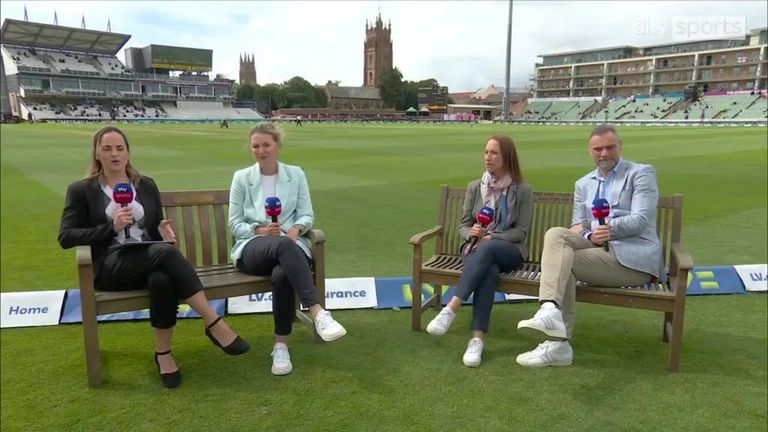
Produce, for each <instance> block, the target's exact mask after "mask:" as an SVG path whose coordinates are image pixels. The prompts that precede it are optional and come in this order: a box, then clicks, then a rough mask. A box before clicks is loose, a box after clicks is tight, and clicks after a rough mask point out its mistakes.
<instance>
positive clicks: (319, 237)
mask: <svg viewBox="0 0 768 432" xmlns="http://www.w3.org/2000/svg"><path fill="white" fill-rule="evenodd" d="M306 236H307V238H309V240H310V241H311V242H312V244H313V245H314V244H318V243H325V233H324V232H323V231H321V230H319V229H311V230H309V232H308V233H307V234H306Z"/></svg>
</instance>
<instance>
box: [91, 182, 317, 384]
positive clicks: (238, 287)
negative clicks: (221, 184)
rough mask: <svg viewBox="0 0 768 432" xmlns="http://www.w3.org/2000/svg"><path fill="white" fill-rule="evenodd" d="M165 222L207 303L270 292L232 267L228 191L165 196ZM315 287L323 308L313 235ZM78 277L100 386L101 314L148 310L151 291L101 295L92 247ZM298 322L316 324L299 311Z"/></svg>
mask: <svg viewBox="0 0 768 432" xmlns="http://www.w3.org/2000/svg"><path fill="white" fill-rule="evenodd" d="M160 195H161V200H162V203H163V209H164V211H165V217H166V218H171V219H173V222H172V224H173V226H174V231H175V232H176V240H177V247H179V248H180V249H181V251H182V253H183V254H184V256H185V257H186V258H187V260H189V261H190V262H191V263H192V264H193V265H194V266H195V268H196V270H197V274H198V275H199V276H200V280H201V281H202V283H203V288H204V289H205V295H206V297H207V298H208V299H209V300H212V299H221V298H227V297H236V296H242V295H249V294H254V293H267V292H271V290H272V287H271V281H270V278H269V277H257V276H250V275H246V274H243V273H240V272H239V271H237V269H236V268H235V267H234V265H233V264H232V263H231V262H230V257H229V255H230V250H231V248H232V237H231V235H229V230H228V223H227V219H228V217H227V207H228V205H229V191H228V190H207V191H190V192H162V193H161V194H160ZM307 235H308V236H309V237H310V238H311V240H312V244H313V247H312V253H313V258H314V278H315V287H316V288H317V290H318V296H319V298H320V303H321V305H322V306H323V307H325V234H323V232H322V231H320V230H311V231H310V232H309V233H308V234H307ZM77 273H78V278H79V284H80V304H81V307H82V316H83V336H84V339H85V358H86V366H87V368H88V384H89V385H90V386H91V387H96V386H99V385H101V353H100V352H99V333H98V326H97V321H96V317H97V315H102V314H110V313H116V312H127V311H134V310H142V309H146V308H148V307H149V292H148V291H146V290H144V289H138V290H133V291H121V292H106V291H97V290H95V289H94V287H93V265H92V262H91V248H90V246H78V247H77ZM297 315H298V318H300V319H301V321H303V322H304V323H305V324H307V325H309V326H311V328H312V331H313V332H314V326H312V325H311V323H312V321H311V320H310V319H309V318H307V317H306V316H305V315H304V314H303V313H301V312H300V311H297Z"/></svg>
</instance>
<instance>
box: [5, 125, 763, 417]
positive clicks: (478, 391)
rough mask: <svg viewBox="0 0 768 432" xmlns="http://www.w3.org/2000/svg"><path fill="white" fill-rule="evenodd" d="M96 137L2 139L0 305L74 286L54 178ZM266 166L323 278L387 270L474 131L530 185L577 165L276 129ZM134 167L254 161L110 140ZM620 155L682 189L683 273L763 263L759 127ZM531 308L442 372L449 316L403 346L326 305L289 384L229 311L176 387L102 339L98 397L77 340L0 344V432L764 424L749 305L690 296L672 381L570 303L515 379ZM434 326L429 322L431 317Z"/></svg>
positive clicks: (229, 153)
mask: <svg viewBox="0 0 768 432" xmlns="http://www.w3.org/2000/svg"><path fill="white" fill-rule="evenodd" d="M97 128H98V126H96V125H41V124H38V125H13V126H11V125H7V126H6V125H3V127H2V129H0V131H1V137H0V138H1V141H0V155H1V157H2V170H1V173H0V174H1V176H2V194H1V195H0V198H1V207H0V208H1V210H2V217H1V224H0V228H1V230H2V232H1V235H2V237H1V239H2V242H1V243H2V249H1V250H0V254H1V256H2V261H1V268H0V290H1V291H4V292H9V291H26V290H43V289H64V288H74V287H76V285H77V283H76V277H75V268H74V252H73V251H71V250H68V251H63V250H61V249H60V248H59V246H58V243H57V242H56V235H57V232H58V224H59V218H60V215H61V209H62V206H63V202H64V192H65V190H66V186H67V184H69V183H71V182H72V181H74V180H76V179H78V178H80V177H82V175H83V173H84V171H85V168H86V165H87V161H88V159H89V157H90V145H91V144H90V140H91V136H92V134H93V132H94V131H95V130H96V129H97ZM285 128H286V130H287V132H288V137H287V141H286V144H285V147H284V151H283V155H282V160H283V161H284V162H286V163H291V164H298V165H301V166H302V167H303V168H304V170H305V171H306V173H307V176H308V178H309V184H310V191H311V194H312V198H313V204H314V208H315V214H316V226H317V227H318V228H321V229H323V230H324V231H325V232H326V234H327V236H328V243H327V246H326V250H327V260H326V265H327V273H328V277H345V276H405V275H408V274H409V272H410V271H409V269H410V260H411V249H410V247H409V245H408V242H407V240H408V238H409V237H410V236H411V235H413V234H415V233H416V232H419V231H422V230H424V229H426V228H428V227H431V226H433V225H434V224H435V221H436V216H437V201H438V189H439V186H440V185H441V184H449V185H452V186H465V185H466V183H467V182H468V181H470V180H472V179H475V178H477V177H479V175H480V173H481V171H482V150H483V146H484V142H485V139H486V138H487V137H488V136H489V135H491V134H492V133H497V132H501V133H506V134H509V135H510V136H512V137H513V138H514V139H515V141H516V143H517V145H518V149H519V152H520V158H521V163H522V168H523V173H524V175H525V177H526V178H527V180H528V181H529V182H530V183H531V185H532V186H533V188H534V190H538V191H572V188H573V182H574V180H575V179H576V178H578V177H580V176H581V175H583V174H584V173H586V172H587V171H588V170H590V169H591V168H592V166H593V165H592V162H591V160H590V158H589V154H588V152H587V140H586V137H587V134H588V130H589V128H588V127H562V126H557V127H554V126H552V127H550V126H495V125H478V126H474V127H470V126H467V125H407V126H395V125H362V126H361V125H312V124H305V126H304V127H301V128H297V127H294V126H292V125H287V126H285ZM124 129H125V131H126V132H127V134H128V137H129V139H130V140H131V149H132V151H133V158H132V161H133V163H134V165H135V166H136V167H137V168H138V169H139V170H140V171H141V172H142V173H144V174H146V175H149V176H152V177H154V178H155V179H156V180H157V182H158V184H159V185H160V187H161V189H163V190H181V189H208V188H227V187H229V184H230V181H231V178H232V174H233V172H234V171H235V170H236V169H239V168H242V167H245V166H247V165H249V164H251V163H252V159H251V156H250V154H249V152H248V149H247V143H246V141H247V132H248V127H246V126H245V125H233V126H232V127H231V128H230V129H228V130H220V129H219V128H218V126H217V125H213V124H212V125H163V126H146V125H127V126H125V127H124ZM620 132H621V133H622V136H623V138H624V142H625V145H624V155H625V157H626V158H627V159H630V160H634V161H638V162H646V163H652V164H654V165H655V166H656V169H657V172H658V176H659V182H660V187H661V192H662V194H672V193H675V192H680V193H683V194H684V195H685V204H684V231H683V245H684V248H685V249H686V250H687V251H689V252H690V253H691V255H692V256H693V259H694V263H695V264H696V265H728V264H747V263H764V262H766V261H767V260H768V257H767V256H768V253H767V251H766V248H767V246H766V245H767V244H768V238H767V236H768V234H767V232H768V230H767V228H766V223H767V220H768V196H767V194H768V190H767V186H766V183H767V182H768V173H767V169H768V168H767V167H768V161H767V160H766V158H767V156H768V154H767V147H768V144H767V140H768V134H767V133H766V129H765V128H667V127H634V128H630V127H626V128H623V129H620ZM534 310H535V305H533V304H510V305H500V306H497V307H496V308H495V309H494V317H493V322H492V328H491V332H492V333H491V335H490V338H489V341H488V344H487V348H486V354H485V356H484V362H483V366H482V367H481V368H479V369H477V370H470V369H468V368H465V367H464V366H462V365H461V354H462V353H463V350H464V348H465V345H466V340H467V339H468V336H469V332H468V331H462V330H463V329H468V328H469V321H470V315H471V314H469V313H468V312H469V311H468V310H467V311H465V312H464V313H463V314H461V315H460V317H459V321H458V322H457V323H456V324H455V325H454V330H453V331H452V332H451V333H449V335H447V336H445V337H443V338H441V339H435V338H432V337H429V336H428V335H426V334H416V333H413V332H411V331H410V330H409V319H410V316H409V314H408V312H407V311H403V312H393V311H340V312H337V313H336V314H335V315H336V316H337V317H338V318H339V320H340V321H341V322H342V323H343V324H344V325H345V326H346V327H347V329H348V330H349V336H347V337H346V338H344V339H342V340H341V341H339V342H335V343H332V344H327V345H318V344H316V343H314V342H313V341H312V340H311V337H310V336H309V334H308V333H307V331H306V330H304V329H299V328H297V331H296V332H295V333H296V334H295V336H294V337H293V338H292V343H291V353H292V356H293V362H294V367H295V370H294V372H293V373H292V374H291V375H289V376H287V377H282V378H276V377H273V376H271V374H270V373H269V351H270V349H271V331H272V321H271V317H269V316H265V315H249V316H238V317H233V318H232V319H231V322H232V323H233V325H234V326H235V327H236V328H237V329H238V330H239V331H240V332H241V333H242V334H243V335H244V336H245V337H246V338H248V339H249V340H250V341H251V343H252V345H253V349H252V351H251V352H250V353H249V354H247V355H245V356H243V357H242V358H225V356H224V355H223V354H222V353H220V352H218V351H216V350H215V349H214V348H213V347H212V346H210V344H209V342H208V341H207V340H206V339H205V338H204V337H203V335H202V329H201V326H200V323H199V321H198V320H187V321H183V322H182V323H181V324H180V325H179V326H178V331H177V337H176V343H175V348H174V352H175V353H176V355H175V357H176V359H177V362H178V363H179V365H180V367H181V369H182V371H183V372H184V379H185V383H184V385H183V386H182V387H181V388H180V389H178V390H177V391H173V392H168V391H164V389H162V388H161V387H160V384H159V380H158V379H157V377H156V372H155V371H154V364H153V363H152V360H151V352H152V336H151V335H152V332H151V329H150V327H149V325H148V323H146V322H137V323H110V324H106V325H102V326H101V335H102V338H101V340H102V350H103V352H104V356H103V357H104V364H105V371H104V373H105V384H104V386H103V388H101V389H98V390H92V389H89V388H87V386H86V382H85V366H84V360H83V354H82V335H81V328H80V326H78V325H65V326H58V327H51V328H30V329H6V330H2V331H1V332H0V337H1V348H2V353H1V354H0V356H1V357H0V358H1V359H2V364H1V367H2V371H1V372H2V373H1V374H0V375H1V376H0V379H1V380H2V381H1V382H2V393H1V394H0V400H1V407H0V423H1V424H2V430H3V431H15V430H51V431H70V430H104V429H109V430H137V431H138V430H141V431H144V430H147V431H149V430H163V429H171V430H175V429H184V430H190V431H195V430H201V431H202V430H206V431H207V430H244V431H245V430H272V429H277V428H282V429H286V430H308V429H313V430H329V431H330V430H334V431H336V430H344V431H346V430H355V431H357V430H359V431H368V430H391V431H402V430H419V431H428V430H445V429H448V430H536V429H547V430H563V431H568V430H589V431H591V430H638V431H640V430H643V431H645V430H661V429H666V430H739V431H741V430H766V429H767V428H766V419H767V418H768V415H767V413H766V411H767V410H768V402H767V398H768V394H767V392H766V385H767V384H768V380H767V379H766V372H767V371H766V367H767V366H766V365H767V364H768V355H767V353H766V340H767V335H766V326H765V323H766V321H768V307H767V301H766V297H765V296H764V295H744V296H716V297H707V298H701V297H692V298H689V303H688V309H687V312H686V323H685V328H686V331H685V337H684V339H683V358H682V369H683V372H681V373H679V374H670V373H668V372H666V370H665V359H666V348H667V347H666V345H665V344H662V343H661V342H660V335H661V321H662V317H661V315H660V314H658V313H653V312H645V311H636V310H624V309H618V308H610V307H605V306H595V305H582V304H579V305H578V314H579V325H578V328H577V330H576V338H575V339H576V340H575V342H574V349H575V353H576V357H575V364H574V366H573V367H570V368H561V369H548V370H528V369H524V368H521V367H519V366H517V365H516V364H515V362H514V357H515V355H516V354H518V353H520V352H522V351H526V350H528V349H530V348H531V343H529V342H528V341H526V340H523V339H521V338H520V337H519V336H518V335H517V334H516V332H515V331H513V329H514V326H515V325H516V323H517V321H518V320H520V319H523V318H528V317H529V316H530V315H531V314H532V313H533V312H534ZM428 315H429V316H431V314H428Z"/></svg>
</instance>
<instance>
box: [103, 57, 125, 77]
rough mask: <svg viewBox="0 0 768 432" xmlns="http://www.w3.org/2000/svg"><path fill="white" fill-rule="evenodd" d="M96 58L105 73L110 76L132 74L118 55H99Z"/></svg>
mask: <svg viewBox="0 0 768 432" xmlns="http://www.w3.org/2000/svg"><path fill="white" fill-rule="evenodd" d="M96 59H97V61H98V63H99V66H101V69H102V70H103V71H104V73H105V74H107V75H109V76H125V75H131V74H130V72H129V69H128V68H126V67H125V65H123V64H122V63H120V60H118V59H117V57H105V56H97V57H96Z"/></svg>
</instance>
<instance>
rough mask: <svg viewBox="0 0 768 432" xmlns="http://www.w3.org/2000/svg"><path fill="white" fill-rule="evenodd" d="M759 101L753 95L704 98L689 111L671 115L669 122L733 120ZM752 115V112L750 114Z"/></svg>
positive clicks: (690, 107)
mask: <svg viewBox="0 0 768 432" xmlns="http://www.w3.org/2000/svg"><path fill="white" fill-rule="evenodd" d="M756 99H757V96H752V95H724V96H704V97H702V98H701V99H699V100H698V101H697V102H694V103H692V104H691V105H690V106H689V107H688V109H687V110H679V111H677V112H675V113H673V114H671V115H670V116H669V117H667V119H669V120H686V114H687V120H696V121H699V120H701V118H702V112H703V113H704V119H707V120H710V119H733V118H734V117H736V116H737V115H739V113H740V112H742V111H743V110H744V109H745V108H747V107H749V106H751V105H752V104H753V102H755V100H756ZM750 113H751V112H750Z"/></svg>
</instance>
